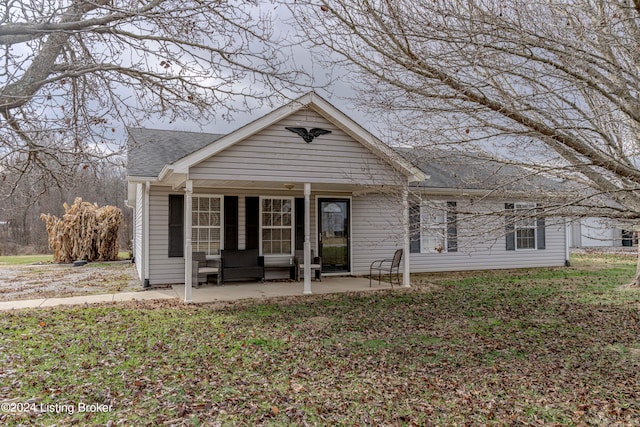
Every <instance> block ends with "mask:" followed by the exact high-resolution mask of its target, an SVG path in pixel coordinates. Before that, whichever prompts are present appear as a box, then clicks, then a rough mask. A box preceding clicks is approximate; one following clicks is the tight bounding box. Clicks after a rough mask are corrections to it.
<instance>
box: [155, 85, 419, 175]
mask: <svg viewBox="0 0 640 427" xmlns="http://www.w3.org/2000/svg"><path fill="white" fill-rule="evenodd" d="M303 108H310V109H311V110H313V111H315V112H317V113H318V114H320V115H321V116H323V117H324V118H326V119H327V120H329V121H330V122H332V123H333V124H334V125H336V126H337V127H339V128H340V129H342V130H343V131H344V132H345V133H346V134H348V135H349V136H351V137H352V138H353V139H354V140H356V141H357V142H359V143H360V144H362V145H363V146H364V147H366V148H367V149H369V150H370V151H371V152H373V153H374V154H376V155H378V156H379V157H381V158H382V159H384V160H385V161H387V162H388V163H389V164H391V165H392V166H393V167H394V168H396V169H397V170H398V171H400V172H401V173H403V174H404V175H406V176H407V177H408V179H409V181H422V180H424V179H425V176H424V174H423V173H422V171H421V170H420V169H418V168H416V167H415V166H413V165H412V164H411V163H410V162H408V161H407V160H406V159H405V158H403V157H402V156H400V155H398V153H397V152H395V151H394V150H393V149H391V148H390V147H389V146H388V145H386V144H385V143H383V142H382V141H380V140H379V139H378V138H376V137H375V136H374V135H373V134H371V133H370V132H368V131H367V130H365V129H364V128H363V127H361V126H360V125H359V124H357V123H356V122H355V121H353V120H352V119H351V118H350V117H348V116H347V115H346V114H344V113H343V112H342V111H340V110H338V109H337V108H336V107H334V106H333V105H331V104H330V103H329V102H328V101H326V100H325V99H324V98H322V97H321V96H320V95H318V94H317V93H315V92H309V93H307V94H306V95H303V96H302V97H300V98H298V99H296V100H294V101H291V102H289V103H288V104H286V105H284V106H282V107H280V108H278V109H276V110H273V111H272V112H270V113H268V114H266V115H264V116H262V117H260V118H258V119H256V120H254V121H253V122H251V123H249V124H247V125H245V126H243V127H241V128H239V129H237V130H235V131H234V132H232V133H230V134H228V135H225V136H223V137H221V138H219V139H217V140H216V141H215V144H209V145H206V146H204V147H202V148H200V149H198V150H196V151H194V152H192V153H191V154H189V155H187V156H185V157H183V158H181V159H179V160H178V161H175V162H173V163H167V165H166V166H165V167H164V169H163V170H162V172H161V173H160V175H159V178H160V179H163V178H165V177H167V176H168V175H171V174H173V173H178V174H186V173H187V172H188V170H189V168H191V167H192V166H194V165H196V164H198V163H200V162H201V161H203V160H204V159H207V158H209V157H211V156H214V155H216V154H217V153H219V152H221V151H223V150H225V149H227V148H229V147H231V146H233V145H235V144H237V143H238V142H240V141H243V140H245V139H246V138H248V137H250V136H252V135H254V134H256V133H258V132H260V131H261V130H263V129H265V128H267V127H269V126H271V125H272V124H275V123H276V122H278V121H279V120H281V119H283V118H285V117H287V116H289V115H291V114H293V113H295V112H296V111H299V110H301V109H303Z"/></svg>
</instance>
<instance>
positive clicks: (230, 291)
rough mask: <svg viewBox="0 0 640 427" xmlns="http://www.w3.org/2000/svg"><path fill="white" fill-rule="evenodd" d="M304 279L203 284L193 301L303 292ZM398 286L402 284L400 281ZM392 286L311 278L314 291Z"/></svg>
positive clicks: (179, 288)
mask: <svg viewBox="0 0 640 427" xmlns="http://www.w3.org/2000/svg"><path fill="white" fill-rule="evenodd" d="M303 287H304V283H303V282H302V281H300V282H270V281H266V282H264V283H257V282H238V283H226V284H224V285H220V286H216V285H203V286H201V287H200V288H193V289H192V291H191V301H192V302H194V303H205V302H216V301H235V300H241V299H265V298H273V297H284V296H295V295H303ZM172 288H173V290H174V291H175V292H176V294H177V295H178V297H179V298H180V299H182V300H184V285H173V286H172ZM394 288H398V286H397V285H395V286H394ZM380 289H391V286H390V285H389V283H386V282H380V284H378V281H377V280H374V281H373V282H372V285H371V287H369V279H368V278H362V277H337V276H336V277H323V278H322V281H321V282H318V281H311V292H312V295H313V294H333V293H341V292H362V291H373V290H380Z"/></svg>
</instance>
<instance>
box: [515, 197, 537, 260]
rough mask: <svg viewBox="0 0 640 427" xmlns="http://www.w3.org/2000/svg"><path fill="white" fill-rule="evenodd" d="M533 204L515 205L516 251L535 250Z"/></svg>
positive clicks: (534, 206)
mask: <svg viewBox="0 0 640 427" xmlns="http://www.w3.org/2000/svg"><path fill="white" fill-rule="evenodd" d="M535 209H536V204H535V203H515V204H514V210H515V212H514V213H515V216H516V221H515V233H516V249H536V217H535Z"/></svg>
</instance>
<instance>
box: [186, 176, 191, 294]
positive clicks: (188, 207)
mask: <svg viewBox="0 0 640 427" xmlns="http://www.w3.org/2000/svg"><path fill="white" fill-rule="evenodd" d="M184 193H185V204H184V211H185V212H184V233H185V239H184V242H185V243H184V302H185V303H189V302H191V287H192V286H193V283H192V277H193V275H192V270H193V264H192V262H191V261H192V250H193V249H192V247H191V206H192V204H193V198H192V196H193V181H191V180H187V183H186V186H185V188H184Z"/></svg>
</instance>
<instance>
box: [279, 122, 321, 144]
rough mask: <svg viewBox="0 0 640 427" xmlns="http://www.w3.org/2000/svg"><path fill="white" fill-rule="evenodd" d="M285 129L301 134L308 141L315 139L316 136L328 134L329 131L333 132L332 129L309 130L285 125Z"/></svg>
mask: <svg viewBox="0 0 640 427" xmlns="http://www.w3.org/2000/svg"><path fill="white" fill-rule="evenodd" d="M285 129H287V130H288V131H291V132H293V133H296V134H298V135H300V136H301V137H302V139H304V140H305V142H306V143H309V142H311V141H313V138H315V137H316V136H320V135H326V134H328V133H331V131H330V130H326V129H321V128H313V129H311V130H309V131H308V130H307V128H296V127H289V126H285Z"/></svg>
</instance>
